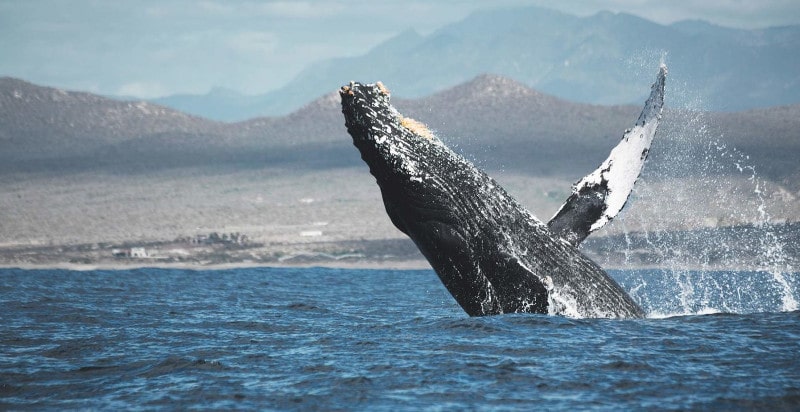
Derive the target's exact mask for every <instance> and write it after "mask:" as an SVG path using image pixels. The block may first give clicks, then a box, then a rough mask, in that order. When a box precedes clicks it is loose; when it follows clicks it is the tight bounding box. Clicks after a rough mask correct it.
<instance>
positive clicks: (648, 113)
mask: <svg viewBox="0 0 800 412" xmlns="http://www.w3.org/2000/svg"><path fill="white" fill-rule="evenodd" d="M666 77H667V67H666V66H665V65H663V64H662V65H661V67H660V68H659V71H658V77H657V79H656V81H655V83H653V85H652V86H651V91H650V97H649V98H648V99H647V101H646V102H645V104H644V109H642V113H641V114H640V115H639V119H638V120H637V121H636V125H635V126H634V127H633V128H632V129H629V130H626V131H625V134H624V135H623V136H622V140H621V141H620V142H619V144H617V146H616V147H614V149H612V150H611V153H610V154H609V155H608V159H606V160H605V161H604V162H603V163H602V164H601V165H600V167H598V168H597V170H595V171H593V172H592V173H589V174H588V175H586V177H584V178H583V179H581V180H580V181H578V183H575V185H574V186H573V188H572V194H571V195H570V196H569V197H568V198H567V201H566V202H565V203H564V204H563V205H562V206H561V208H560V209H559V210H558V212H556V214H555V216H553V218H552V219H550V222H548V223H547V225H548V226H549V227H550V230H551V231H553V233H555V234H556V235H558V236H560V237H561V238H562V239H565V240H566V241H568V242H569V243H570V244H572V245H573V246H578V245H579V244H580V243H581V242H582V241H583V240H584V239H586V237H587V236H589V234H590V233H592V232H594V231H595V230H597V229H600V228H601V227H603V226H604V225H605V224H606V223H608V222H610V221H611V220H612V219H613V218H614V217H615V216H616V215H617V214H618V213H619V212H620V211H621V210H622V208H623V207H624V206H625V203H626V202H627V201H628V196H630V193H631V191H632V190H633V185H634V184H635V183H636V179H638V178H639V173H641V171H642V167H644V162H645V160H646V159H647V154H648V152H649V151H650V144H651V143H652V142H653V138H654V137H655V135H656V130H657V129H658V123H659V121H660V120H661V111H662V109H663V106H664V84H665V81H666Z"/></svg>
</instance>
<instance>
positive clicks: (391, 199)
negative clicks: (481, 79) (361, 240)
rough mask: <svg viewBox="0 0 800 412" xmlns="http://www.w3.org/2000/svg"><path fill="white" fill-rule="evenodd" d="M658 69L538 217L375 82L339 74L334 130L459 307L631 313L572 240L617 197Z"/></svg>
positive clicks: (654, 99) (641, 134)
mask: <svg viewBox="0 0 800 412" xmlns="http://www.w3.org/2000/svg"><path fill="white" fill-rule="evenodd" d="M666 74H667V70H666V67H665V66H664V65H662V66H661V67H660V68H659V72H658V75H657V79H656V81H655V83H654V84H653V85H652V87H651V93H650V96H649V97H648V99H647V101H646V103H645V105H644V109H643V110H642V112H641V115H640V116H639V118H638V120H637V121H636V123H635V125H634V127H632V128H631V129H629V130H626V131H625V132H624V134H623V137H622V140H621V141H620V142H619V143H618V145H617V146H616V147H614V148H613V149H612V150H611V153H610V155H609V157H608V159H606V161H604V162H603V163H602V164H601V165H600V167H598V168H597V169H596V170H595V171H593V172H592V173H590V174H588V175H587V176H586V177H584V178H583V179H581V180H580V181H578V182H577V183H576V184H575V185H574V186H573V191H572V194H571V195H570V196H569V197H568V199H567V200H566V202H565V203H564V205H563V206H562V207H561V208H560V209H559V210H558V212H557V213H556V214H555V216H553V218H552V219H551V220H550V221H549V222H548V223H544V222H542V221H540V220H539V219H537V218H536V217H535V216H534V215H533V214H532V213H530V212H529V211H528V210H527V209H526V208H525V207H523V206H522V205H521V204H520V203H518V202H517V201H516V200H515V199H514V198H512V197H511V195H509V194H508V193H507V192H506V190H505V189H503V188H502V187H501V186H500V185H499V184H498V183H497V182H496V181H495V180H494V179H492V178H491V177H489V176H488V175H487V174H486V173H485V172H483V171H482V170H480V169H478V168H477V167H476V166H475V165H474V164H472V163H471V162H469V161H468V160H466V159H465V158H464V157H463V156H461V155H459V154H457V153H455V152H454V151H452V150H451V149H449V148H448V147H447V146H445V144H444V143H442V141H441V140H439V139H438V138H436V136H435V135H434V134H433V133H432V132H431V131H430V130H429V129H427V127H426V126H425V125H423V124H422V123H420V122H417V121H415V120H413V119H411V118H408V117H405V116H403V115H402V114H400V113H399V112H398V111H397V110H396V109H395V108H394V107H393V106H392V105H391V104H390V103H389V100H390V93H389V91H388V90H387V89H386V87H384V86H383V84H381V83H380V82H377V83H374V84H362V83H357V82H350V84H349V85H346V86H343V87H342V88H341V89H340V90H339V94H340V96H341V102H342V113H343V114H344V118H345V126H346V127H347V131H348V133H349V134H350V136H351V137H352V140H353V144H354V145H355V147H356V148H357V149H358V150H359V152H360V153H361V158H362V159H363V160H364V162H366V164H367V166H368V167H369V171H370V173H371V174H372V175H373V176H374V177H375V180H376V182H377V184H378V187H379V188H380V192H381V196H382V199H383V203H384V206H385V209H386V213H387V214H388V215H389V218H390V219H391V221H392V223H393V224H394V225H395V226H396V227H397V228H398V229H399V230H400V231H402V232H403V233H405V234H406V235H407V236H408V237H410V238H411V240H412V241H413V242H414V243H415V244H416V246H417V247H418V248H419V250H420V252H422V254H423V255H424V256H425V258H426V259H427V260H428V262H429V263H430V264H431V266H432V267H433V269H434V270H435V272H436V274H437V275H438V276H439V278H440V279H441V281H442V283H443V284H444V286H445V287H446V288H447V290H448V291H449V292H450V294H451V295H452V296H453V298H455V300H456V302H458V304H459V305H460V306H461V307H462V308H463V309H464V311H465V312H466V313H467V314H468V315H470V316H485V315H496V314H502V313H542V314H553V315H563V316H570V317H605V318H628V317H633V318H636V317H643V316H644V312H643V310H642V309H641V308H640V307H639V305H638V304H637V303H636V302H635V301H634V300H633V299H631V297H630V296H628V294H627V293H626V292H625V291H624V290H623V289H622V288H621V287H620V286H619V285H618V284H617V283H616V282H615V281H614V280H613V279H612V278H611V277H610V276H609V275H608V274H607V273H606V272H605V271H604V270H603V269H602V268H601V267H600V266H599V265H598V264H596V263H595V262H594V261H592V260H591V259H589V258H588V257H586V256H585V255H583V254H582V253H581V252H580V251H579V250H578V245H579V244H580V243H581V241H582V240H583V239H585V238H586V236H588V235H589V234H590V233H591V232H593V231H595V230H597V229H599V228H600V227H602V226H603V225H605V224H607V223H608V222H609V221H611V220H612V219H613V218H614V217H615V216H616V215H617V214H618V213H619V211H620V210H622V208H623V207H624V205H625V203H626V202H627V199H628V196H629V194H630V192H631V190H632V189H633V185H634V183H635V182H636V180H637V179H638V176H639V174H640V172H641V170H642V167H643V165H644V162H645V160H646V158H647V154H648V152H649V148H650V144H651V142H652V140H653V138H654V136H655V134H656V130H657V128H658V123H659V121H660V118H661V112H662V107H663V99H664V84H665V79H666Z"/></svg>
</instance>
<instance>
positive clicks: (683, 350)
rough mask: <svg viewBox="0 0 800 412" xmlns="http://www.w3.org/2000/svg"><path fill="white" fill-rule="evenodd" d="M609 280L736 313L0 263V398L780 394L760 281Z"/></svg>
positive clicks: (335, 278) (784, 316) (531, 398)
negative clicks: (613, 308)
mask: <svg viewBox="0 0 800 412" xmlns="http://www.w3.org/2000/svg"><path fill="white" fill-rule="evenodd" d="M612 275H613V276H615V277H616V278H617V279H619V280H620V282H621V283H622V284H623V286H624V287H625V288H626V289H628V290H631V291H632V295H633V296H634V297H635V298H636V299H637V300H638V301H639V302H641V303H642V305H643V306H645V308H646V309H647V310H648V311H649V312H650V313H653V314H659V316H663V315H664V314H669V313H706V312H713V311H738V312H741V313H740V314H726V313H716V314H706V315H693V314H689V315H683V316H672V317H666V318H664V317H660V318H650V319H644V320H598V319H566V318H561V317H549V316H540V315H502V316H495V317H487V318H468V317H467V316H466V315H465V314H464V313H463V312H462V311H461V309H460V308H459V307H458V306H457V305H456V303H455V302H454V300H453V299H452V298H451V297H450V295H449V294H448V293H447V291H446V290H445V289H444V288H443V286H442V285H441V283H440V282H439V280H438V278H437V277H436V275H435V274H434V273H433V272H432V271H381V270H335V269H267V268H262V269H235V270H224V271H183V270H158V269H140V270H124V271H91V272H70V271H60V270H48V271H44V270H42V271H24V270H7V269H6V270H0V307H2V311H0V372H1V373H0V409H27V408H33V409H54V410H61V409H119V408H122V409H158V408H165V409H187V408H201V409H202V408H209V409H261V410H263V409H325V410H330V409H334V410H336V409H361V410H365V409H366V410H376V409H377V410H381V409H382V410H394V409H398V408H401V409H419V408H427V409H452V410H463V409H486V408H500V409H519V410H530V409H531V408H534V407H537V408H547V409H571V410H573V409H588V408H600V409H624V408H638V409H708V408H712V409H786V410H793V409H794V410H796V409H797V408H800V312H797V311H793V312H780V311H779V310H780V309H779V308H780V307H781V306H780V304H781V301H780V300H781V296H780V293H779V291H776V290H773V289H775V288H771V287H768V284H769V282H768V281H769V276H767V275H763V274H758V273H745V272H740V273H721V272H720V273H712V274H687V273H684V274H677V275H676V274H673V273H664V272H659V271H649V272H632V271H624V272H613V273H612ZM788 283H789V285H790V286H791V287H793V288H795V289H794V290H795V291H796V288H797V284H798V281H797V276H796V275H793V276H789V277H788ZM687 284H688V285H689V286H688V289H687ZM701 284H702V285H705V286H704V287H700V285H701ZM714 284H716V285H717V286H714V287H712V286H710V285H714ZM753 284H757V285H759V284H760V285H766V286H762V287H761V289H758V288H755V289H753V286H752V285H753ZM754 290H755V291H754ZM755 300H758V301H757V302H755ZM765 311H766V312H765Z"/></svg>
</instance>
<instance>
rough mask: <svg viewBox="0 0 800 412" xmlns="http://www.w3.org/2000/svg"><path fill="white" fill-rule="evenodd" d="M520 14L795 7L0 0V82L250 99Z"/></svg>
mask: <svg viewBox="0 0 800 412" xmlns="http://www.w3.org/2000/svg"><path fill="white" fill-rule="evenodd" d="M520 6H540V7H548V8H555V9H557V10H560V11H563V12H567V13H570V14H574V15H578V16H587V15H591V14H595V13H597V12H599V11H601V10H609V11H612V12H624V13H629V14H634V15H637V16H640V17H643V18H646V19H648V20H652V21H655V22H657V23H661V24H670V23H673V22H675V21H679V20H686V19H701V20H706V21H709V22H711V23H714V24H717V25H721V26H728V27H735V28H745V29H754V28H763V27H769V26H780V25H789V24H800V1H798V0H765V1H761V0H759V1H756V0H671V1H666V0H561V1H558V2H554V1H544V0H526V1H522V0H495V1H491V2H490V1H482V0H442V1H423V0H351V1H343V0H298V1H255V0H228V1H223V0H195V1H190V0H138V1H134V0H117V1H106V0H71V1H68V0H0V76H11V77H17V78H21V79H24V80H27V81H31V82H34V83H37V84H41V85H47V86H54V87H59V88H64V89H69V90H81V91H89V92H93V93H98V94H104V95H113V96H127V97H136V98H154V97H160V96H165V95H172V94H179V93H190V94H204V93H207V92H208V91H209V90H211V89H212V88H215V87H221V88H225V89H229V90H234V91H237V92H239V93H244V94H260V93H265V92H268V91H270V90H274V89H277V88H279V87H280V86H282V85H283V84H285V83H286V82H288V81H290V80H291V79H292V78H293V77H294V76H296V75H297V74H298V73H299V72H300V71H302V70H303V69H304V68H305V67H308V66H309V65H310V64H313V63H314V62H315V61H319V60H325V59H329V58H334V57H347V56H356V55H362V54H364V53H366V52H367V51H368V50H369V49H371V48H372V47H374V46H376V45H378V44H379V43H381V42H383V41H385V40H387V39H389V38H391V37H393V36H395V35H397V34H398V33H400V32H402V31H404V30H408V29H414V30H416V31H417V32H419V33H421V34H429V33H431V32H433V31H435V30H436V29H438V28H440V27H442V26H444V25H446V24H448V23H453V22H456V21H458V20H461V19H463V18H464V17H466V16H467V15H469V14H470V13H472V12H475V11H479V10H482V9H486V8H487V7H492V8H500V7H504V8H508V7H520Z"/></svg>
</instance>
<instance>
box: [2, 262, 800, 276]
mask: <svg viewBox="0 0 800 412" xmlns="http://www.w3.org/2000/svg"><path fill="white" fill-rule="evenodd" d="M315 267H321V268H328V269H369V270H433V269H432V268H431V266H430V264H428V262H427V261H425V260H417V259H413V260H402V261H400V260H398V261H390V262H387V261H376V260H354V261H347V262H343V261H334V260H331V261H319V262H304V263H281V262H270V263H257V262H225V263H208V264H203V263H190V262H144V261H137V262H136V263H130V264H127V263H107V262H104V263H97V264H81V263H23V264H8V263H0V270H10V269H19V270H69V271H76V272H88V271H94V270H106V271H124V270H137V269H170V270H178V269H181V270H192V271H203V270H230V269H249V268H315ZM601 267H603V269H604V270H675V271H711V272H724V271H747V272H769V270H767V269H765V268H760V267H755V266H751V267H733V266H724V265H707V266H703V265H681V264H673V265H635V264H632V265H607V266H606V265H601ZM792 269H793V270H791V271H782V273H800V270H798V269H796V268H792Z"/></svg>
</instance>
